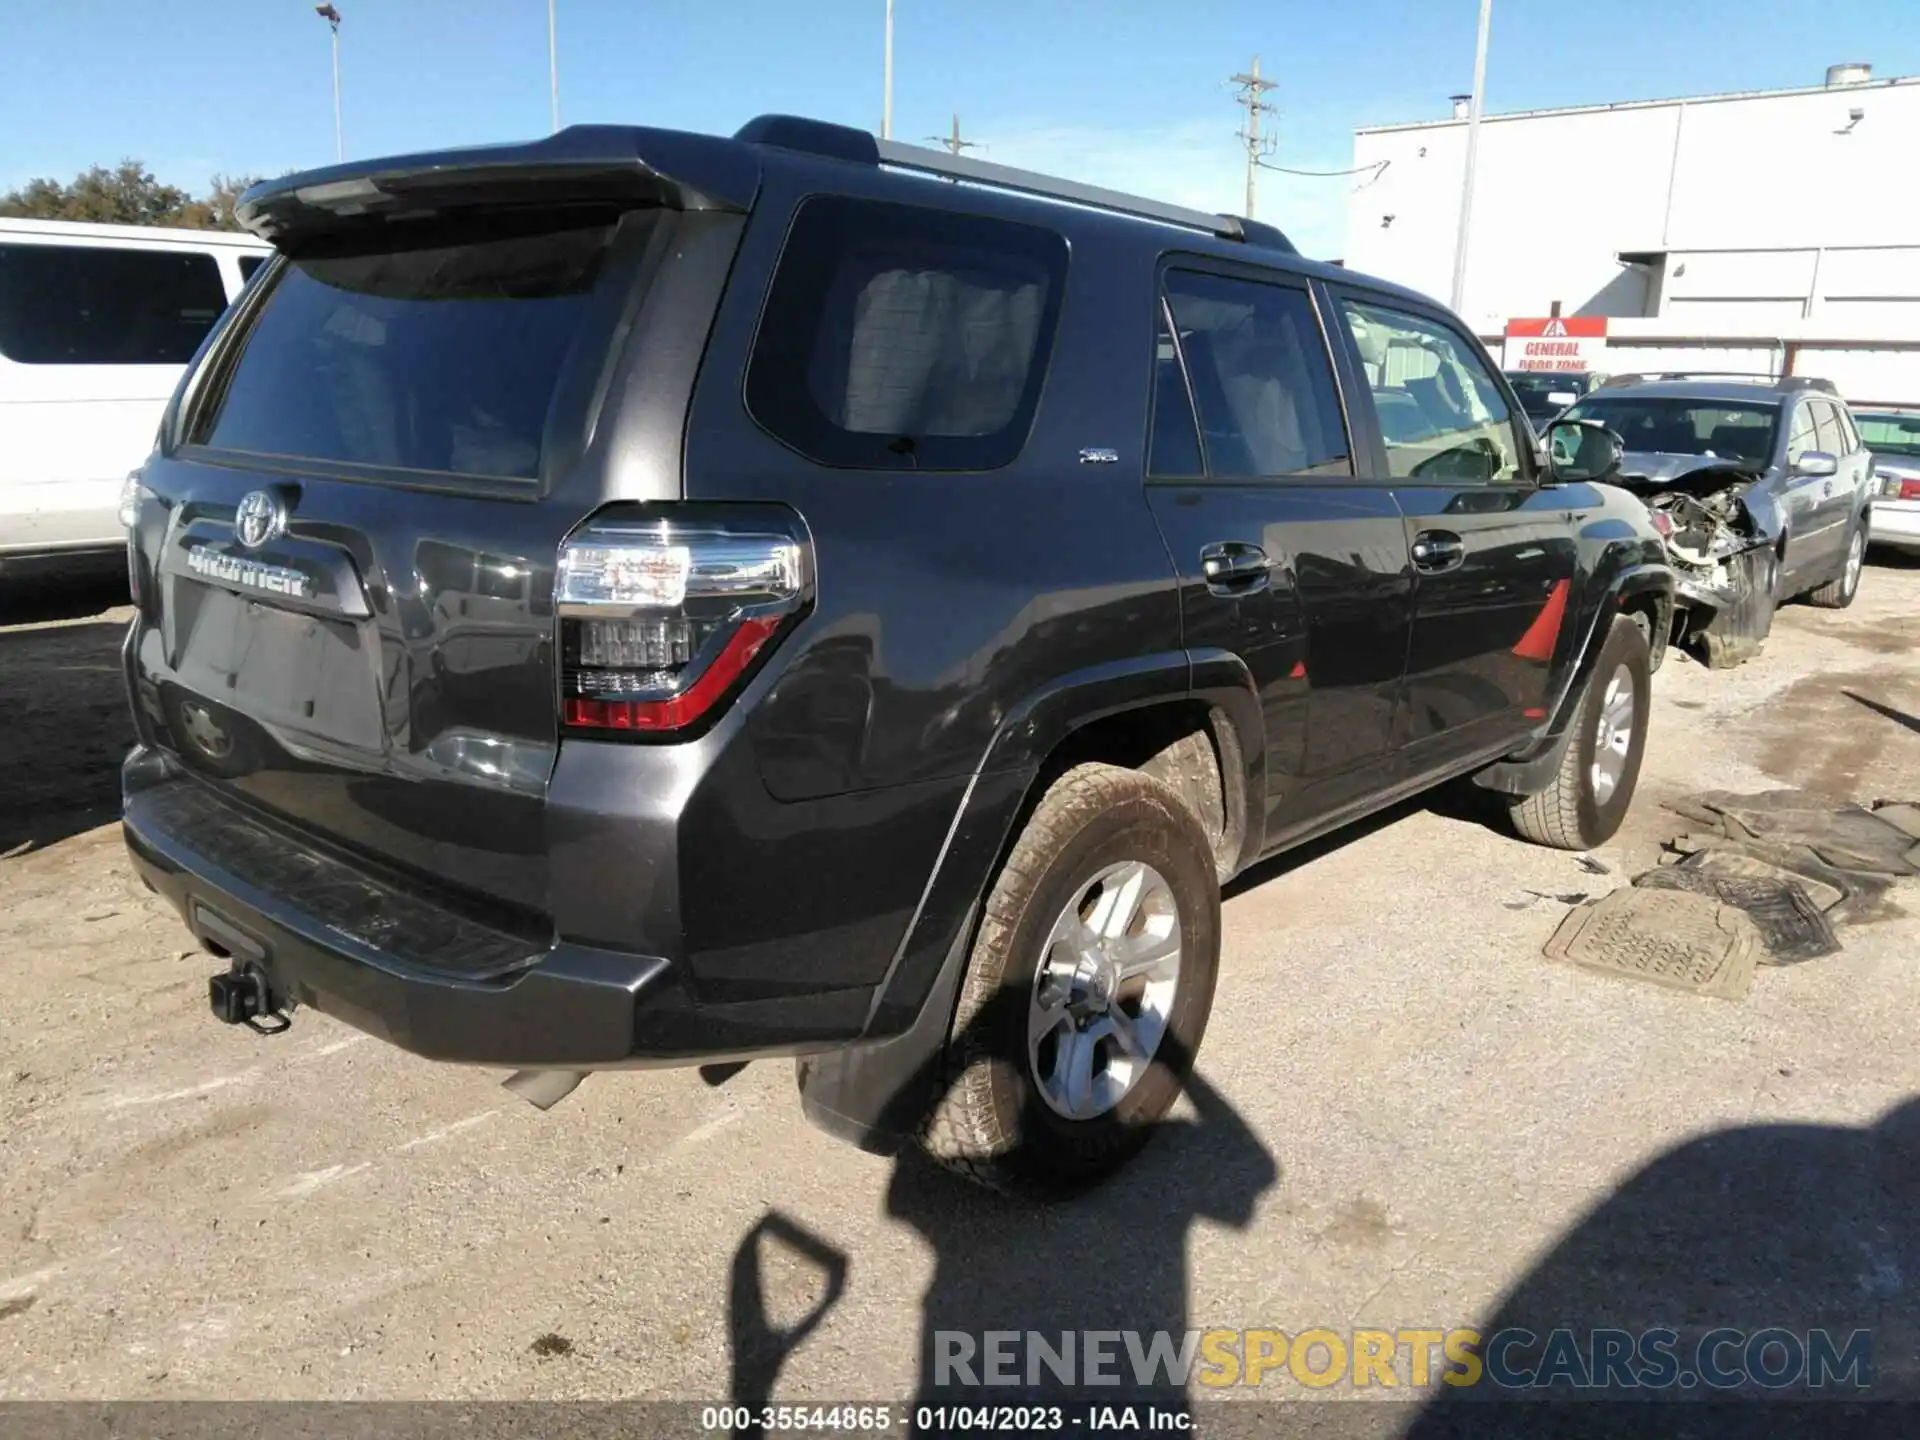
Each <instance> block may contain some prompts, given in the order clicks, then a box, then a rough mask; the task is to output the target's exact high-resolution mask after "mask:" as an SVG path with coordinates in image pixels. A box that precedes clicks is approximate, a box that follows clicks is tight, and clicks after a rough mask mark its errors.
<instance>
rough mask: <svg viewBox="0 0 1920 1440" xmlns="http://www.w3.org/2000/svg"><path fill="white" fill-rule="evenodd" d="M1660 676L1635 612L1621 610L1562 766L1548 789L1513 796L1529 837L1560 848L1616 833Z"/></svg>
mask: <svg viewBox="0 0 1920 1440" xmlns="http://www.w3.org/2000/svg"><path fill="white" fill-rule="evenodd" d="M1652 675H1653V672H1652V669H1651V667H1650V665H1649V656H1648V653H1647V640H1646V636H1645V635H1644V634H1642V633H1641V630H1640V627H1639V626H1638V625H1636V624H1634V623H1633V620H1632V618H1631V617H1629V616H1626V615H1620V616H1616V617H1615V618H1614V621H1613V626H1612V628H1611V629H1610V630H1609V631H1608V632H1607V639H1606V643H1605V644H1604V645H1602V646H1601V649H1600V658H1599V660H1598V661H1597V662H1596V663H1595V665H1594V668H1593V673H1592V674H1591V675H1590V676H1588V677H1587V687H1586V691H1585V692H1584V693H1583V694H1582V696H1581V698H1580V711H1579V713H1578V714H1577V715H1575V716H1574V718H1573V726H1574V730H1573V735H1572V736H1571V738H1570V739H1569V740H1568V742H1567V749H1566V754H1565V755H1564V756H1563V757H1562V759H1561V761H1560V769H1559V770H1558V771H1557V772H1556V773H1555V774H1554V777H1553V780H1552V782H1551V783H1550V784H1549V785H1548V786H1547V787H1546V788H1545V789H1544V790H1540V791H1538V792H1536V793H1535V794H1532V795H1523V796H1520V797H1518V798H1516V799H1515V800H1513V801H1512V802H1511V804H1512V808H1511V810H1510V811H1509V813H1510V814H1511V815H1512V817H1513V828H1514V829H1515V830H1518V831H1519V832H1520V834H1521V835H1522V836H1523V837H1524V838H1526V839H1528V840H1531V841H1533V842H1534V844H1536V845H1551V846H1553V847H1554V848H1555V849H1558V850H1590V849H1592V848H1593V847H1594V846H1595V845H1600V844H1604V843H1605V842H1606V841H1608V840H1610V839H1612V838H1613V835H1614V832H1615V831H1617V830H1618V829H1619V828H1620V822H1621V821H1623V820H1625V819H1626V818H1627V809H1628V807H1629V806H1631V805H1632V804H1633V790H1634V786H1635V785H1636V784H1637V783H1638V782H1639V779H1640V759H1641V756H1642V755H1643V754H1644V753H1645V751H1646V747H1647V711H1648V708H1649V707H1648V697H1649V695H1650V694H1651V685H1652Z"/></svg>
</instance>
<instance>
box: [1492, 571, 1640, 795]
mask: <svg viewBox="0 0 1920 1440" xmlns="http://www.w3.org/2000/svg"><path fill="white" fill-rule="evenodd" d="M1646 595H1653V596H1656V597H1657V599H1658V616H1657V618H1656V620H1655V633H1656V635H1657V634H1658V633H1659V627H1660V626H1662V625H1666V626H1671V625H1672V623H1673V605H1674V594H1673V571H1672V569H1671V568H1670V567H1668V566H1667V565H1665V564H1664V563H1659V562H1653V561H1645V562H1641V563H1639V564H1635V565H1629V566H1627V567H1626V568H1625V569H1622V570H1621V571H1619V572H1618V573H1617V574H1615V575H1614V576H1613V577H1612V579H1610V580H1609V581H1608V582H1607V588H1606V591H1605V592H1604V594H1603V595H1602V597H1601V602H1600V604H1599V605H1598V606H1596V607H1595V610H1594V617H1593V623H1592V624H1591V625H1589V626H1588V627H1587V633H1586V635H1585V636H1584V637H1582V639H1581V641H1580V653H1579V656H1578V657H1577V658H1576V659H1575V661H1574V663H1573V664H1572V665H1571V666H1569V667H1568V670H1567V681H1566V684H1565V686H1564V687H1563V688H1562V690H1561V692H1560V694H1559V695H1558V696H1557V697H1556V698H1555V700H1554V704H1553V707H1552V709H1551V711H1550V715H1551V718H1550V719H1549V720H1548V721H1547V723H1546V725H1545V726H1544V727H1543V728H1542V729H1541V731H1540V732H1539V733H1538V734H1537V735H1536V737H1535V739H1534V741H1533V743H1532V744H1531V745H1529V746H1527V747H1526V749H1524V750H1522V751H1520V752H1519V753H1518V754H1516V755H1514V756H1513V757H1512V758H1510V759H1507V760H1502V761H1499V762H1497V763H1496V764H1493V765H1489V766H1488V767H1487V768H1486V769H1484V770H1481V771H1479V772H1477V773H1476V774H1475V775H1474V777H1473V781H1474V784H1476V785H1479V786H1481V787H1482V788H1484V789H1487V790H1495V791H1498V792H1499V793H1501V794H1503V795H1532V794H1534V793H1535V792H1537V791H1539V790H1542V789H1545V788H1546V786H1547V785H1548V784H1549V783H1550V782H1551V781H1552V779H1553V777H1554V775H1555V774H1556V773H1557V772H1558V771H1559V769H1560V762H1561V760H1562V759H1563V758H1564V757H1565V755H1566V751H1567V746H1568V744H1569V743H1570V742H1571V741H1572V738H1573V719H1574V716H1575V715H1577V714H1578V713H1579V710H1580V701H1581V698H1582V697H1583V696H1584V695H1585V694H1586V691H1587V681H1588V680H1589V679H1590V678H1592V675H1593V669H1594V666H1595V665H1597V664H1598V663H1599V660H1600V647H1601V646H1602V645H1603V644H1604V643H1605V642H1606V633H1605V630H1604V629H1603V628H1602V627H1608V628H1611V626H1612V625H1613V620H1614V617H1615V616H1616V615H1619V614H1620V613H1621V612H1622V611H1623V610H1624V609H1626V608H1627V605H1628V603H1629V602H1630V601H1634V600H1638V599H1640V598H1641V597H1642V596H1646Z"/></svg>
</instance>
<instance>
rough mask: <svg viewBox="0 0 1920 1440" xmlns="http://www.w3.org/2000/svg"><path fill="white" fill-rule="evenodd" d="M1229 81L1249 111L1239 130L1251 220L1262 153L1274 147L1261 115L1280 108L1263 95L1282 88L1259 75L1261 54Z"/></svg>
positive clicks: (1249, 217) (1236, 100)
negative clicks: (1263, 134) (1264, 132)
mask: <svg viewBox="0 0 1920 1440" xmlns="http://www.w3.org/2000/svg"><path fill="white" fill-rule="evenodd" d="M1227 83H1228V84H1230V85H1235V86H1238V87H1239V91H1240V93H1239V95H1238V97H1237V98H1236V99H1235V100H1234V103H1235V104H1236V105H1241V106H1244V107H1245V109H1246V112H1247V128H1246V129H1244V130H1241V131H1239V132H1238V134H1239V136H1240V139H1241V140H1242V141H1243V142H1245V144H1246V147H1247V219H1249V220H1251V219H1253V201H1254V190H1255V184H1256V181H1257V179H1258V177H1259V174H1260V165H1261V160H1260V157H1261V156H1262V155H1267V154H1271V153H1272V151H1273V139H1272V137H1267V138H1266V139H1262V138H1261V135H1260V117H1261V116H1262V115H1263V114H1265V115H1277V114H1279V113H1280V112H1279V110H1277V109H1276V108H1275V107H1274V106H1272V105H1269V104H1267V102H1266V101H1265V100H1264V99H1262V98H1261V97H1262V96H1264V95H1265V94H1266V93H1267V91H1269V90H1277V89H1279V88H1280V84H1279V82H1278V81H1277V80H1263V79H1261V78H1260V57H1259V56H1258V55H1256V56H1254V57H1253V68H1252V69H1251V70H1247V71H1243V72H1242V73H1240V74H1238V75H1233V76H1229V77H1228V81H1227Z"/></svg>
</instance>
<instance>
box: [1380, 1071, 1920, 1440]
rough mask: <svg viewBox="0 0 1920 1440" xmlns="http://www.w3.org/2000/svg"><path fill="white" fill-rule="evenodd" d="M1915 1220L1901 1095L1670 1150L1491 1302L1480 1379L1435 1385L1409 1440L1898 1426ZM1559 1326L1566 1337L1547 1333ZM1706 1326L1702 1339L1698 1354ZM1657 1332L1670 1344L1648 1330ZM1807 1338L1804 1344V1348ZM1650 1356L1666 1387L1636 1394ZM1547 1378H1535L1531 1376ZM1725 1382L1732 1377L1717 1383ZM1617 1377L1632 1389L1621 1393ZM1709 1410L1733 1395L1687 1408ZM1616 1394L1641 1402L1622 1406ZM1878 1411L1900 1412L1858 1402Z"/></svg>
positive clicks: (1917, 1104)
mask: <svg viewBox="0 0 1920 1440" xmlns="http://www.w3.org/2000/svg"><path fill="white" fill-rule="evenodd" d="M1916 1213H1920V1101H1908V1102H1906V1103H1905V1104H1902V1105H1900V1106H1898V1107H1896V1108H1895V1109H1893V1110H1891V1111H1889V1112H1888V1113H1887V1114H1885V1115H1884V1116H1882V1117H1881V1119H1880V1120H1879V1122H1878V1123H1876V1124H1874V1125H1871V1126H1868V1127H1866V1128H1863V1129H1853V1128H1849V1127H1845V1126H1827V1125H1753V1126H1743V1127H1739V1128H1734V1129H1727V1130H1721V1131H1718V1132H1715V1133H1712V1134H1709V1135H1705V1136H1702V1137H1701V1138H1699V1139H1697V1140H1692V1141H1689V1142H1687V1143H1686V1144H1684V1145H1681V1146H1679V1147H1678V1148H1676V1149H1674V1150H1670V1151H1668V1152H1667V1153H1666V1154H1664V1155H1662V1156H1660V1157H1659V1158H1658V1159H1656V1160H1654V1161H1653V1162H1652V1163H1651V1164H1649V1165H1647V1166H1646V1167H1645V1168H1644V1169H1642V1170H1641V1171H1640V1172H1639V1173H1638V1174H1636V1175H1634V1176H1632V1177H1631V1178H1630V1179H1628V1180H1626V1181H1625V1182H1624V1183H1623V1184H1621V1185H1620V1186H1619V1187H1618V1188H1617V1189H1615V1190H1614V1191H1613V1193H1612V1194H1611V1195H1609V1196H1608V1197H1607V1198H1606V1199H1605V1200H1604V1201H1602V1202H1601V1203H1600V1204H1599V1205H1598V1206H1597V1207H1596V1208H1595V1209H1594V1210H1593V1211H1592V1212H1591V1213H1590V1214H1588V1215H1587V1217H1586V1218H1585V1219H1584V1220H1582V1221H1581V1222H1580V1223H1579V1225H1577V1226H1576V1227H1575V1228H1574V1229H1573V1231H1572V1232H1571V1233H1569V1234H1568V1235H1567V1236H1566V1237H1565V1238H1564V1239H1563V1240H1561V1242H1560V1243H1559V1244H1558V1245H1556V1246H1555V1247H1554V1248H1553V1249H1552V1250H1551V1251H1550V1252H1549V1253H1548V1254H1547V1256H1546V1258H1545V1259H1543V1260H1542V1261H1541V1262H1540V1263H1539V1264H1538V1265H1536V1266H1535V1267H1534V1268H1533V1270H1532V1271H1530V1272H1529V1273H1528V1274H1527V1275H1526V1276H1525V1277H1524V1278H1523V1279H1522V1280H1521V1281H1520V1282H1519V1283H1518V1284H1516V1285H1515V1286H1514V1287H1513V1288H1512V1290H1511V1291H1509V1292H1508V1294H1507V1296H1506V1297H1505V1298H1504V1299H1503V1300H1502V1301H1501V1302H1500V1304H1499V1306H1498V1307H1497V1308H1496V1310H1495V1311H1494V1313H1493V1315H1492V1316H1491V1317H1490V1318H1489V1319H1488V1320H1487V1321H1486V1322H1485V1323H1484V1324H1482V1325H1481V1326H1480V1327H1479V1329H1480V1334H1481V1341H1480V1344H1479V1347H1478V1349H1479V1353H1480V1356H1481V1359H1482V1362H1483V1365H1484V1372H1485V1373H1484V1375H1483V1376H1482V1377H1481V1379H1480V1380H1479V1382H1478V1383H1477V1384H1474V1385H1470V1386H1469V1385H1456V1386H1454V1387H1449V1386H1448V1385H1446V1384H1444V1383H1443V1384H1442V1385H1441V1386H1439V1387H1437V1390H1436V1393H1435V1394H1434V1395H1433V1397H1432V1399H1431V1401H1430V1403H1429V1404H1428V1405H1427V1406H1426V1408H1425V1409H1424V1410H1423V1411H1422V1412H1421V1413H1420V1414H1419V1415H1418V1416H1417V1418H1416V1419H1415V1420H1414V1422H1413V1424H1412V1425H1411V1427H1410V1428H1409V1429H1408V1431H1407V1432H1406V1433H1407V1435H1408V1437H1409V1440H1438V1437H1441V1436H1456V1435H1458V1436H1466V1435H1474V1436H1481V1435H1514V1436H1521V1435H1525V1436H1536V1435H1563V1434H1564V1435H1575V1434H1594V1435H1600V1434H1608V1435H1618V1434H1654V1433H1660V1434H1677V1433H1682V1432H1683V1431H1684V1433H1688V1434H1694V1435H1702V1436H1707V1435H1722V1434H1743V1435H1745V1434H1751V1435H1760V1434H1765V1435H1783V1434H1807V1435H1813V1434H1821V1435H1828V1434H1847V1435H1851V1434H1865V1433H1875V1434H1877V1433H1881V1432H1882V1430H1884V1432H1885V1433H1888V1434H1896V1433H1911V1423H1910V1422H1911V1416H1912V1411H1911V1409H1910V1408H1908V1407H1909V1406H1910V1405H1911V1403H1912V1402H1914V1401H1916V1400H1920V1298H1917V1297H1916V1294H1915V1291H1914V1289H1913V1279H1912V1277H1914V1276H1915V1275H1920V1227H1917V1226H1916V1225H1915V1224H1914V1220H1913V1217H1914V1215H1915V1214H1916ZM1563 1329H1564V1330H1568V1331H1570V1332H1571V1340H1570V1342H1559V1341H1557V1340H1556V1338H1555V1336H1554V1332H1555V1331H1557V1330H1563ZM1722 1329H1724V1331H1725V1334H1724V1335H1722V1336H1718V1337H1713V1338H1716V1339H1718V1340H1720V1341H1721V1342H1722V1343H1720V1344H1719V1345H1718V1346H1717V1347H1714V1346H1711V1345H1708V1344H1703V1342H1704V1341H1707V1340H1708V1338H1709V1337H1712V1336H1713V1332H1715V1331H1716V1330H1722ZM1596 1330H1609V1331H1618V1332H1621V1333H1622V1334H1623V1335H1624V1336H1626V1337H1630V1339H1629V1340H1627V1341H1622V1342H1619V1343H1621V1344H1627V1343H1631V1344H1632V1345H1633V1347H1634V1349H1633V1350H1632V1351H1630V1352H1626V1353H1624V1354H1623V1353H1621V1352H1619V1351H1617V1350H1616V1354H1619V1356H1620V1358H1619V1359H1618V1361H1617V1363H1615V1364H1614V1365H1612V1366H1609V1365H1608V1364H1607V1363H1606V1361H1605V1359H1604V1356H1603V1349H1602V1347H1603V1345H1604V1344H1606V1342H1605V1341H1604V1340H1603V1339H1602V1338H1601V1337H1599V1336H1596V1335H1595V1334H1594V1332H1595V1331H1596ZM1662 1330H1664V1331H1671V1332H1673V1338H1672V1339H1671V1340H1668V1339H1666V1338H1664V1337H1654V1338H1650V1336H1649V1332H1658V1331H1662ZM1769 1330H1771V1331H1773V1332H1774V1335H1773V1336H1772V1337H1770V1338H1768V1339H1765V1340H1763V1341H1762V1342H1759V1343H1757V1344H1756V1343H1751V1340H1750V1337H1752V1336H1753V1335H1755V1334H1757V1333H1759V1332H1764V1331H1769ZM1862 1331H1864V1332H1866V1334H1867V1338H1866V1340H1865V1342H1864V1343H1861V1342H1860V1341H1858V1340H1857V1338H1856V1336H1857V1332H1862ZM1522 1332H1524V1333H1522ZM1734 1332H1739V1335H1738V1338H1737V1339H1735V1338H1734ZM1820 1332H1824V1334H1825V1337H1826V1338H1825V1340H1824V1341H1821V1340H1816V1339H1813V1338H1811V1337H1812V1336H1815V1335H1818V1334H1819V1333H1820ZM1822 1344H1830V1346H1831V1351H1832V1355H1833V1357H1834V1359H1833V1361H1832V1363H1828V1364H1827V1379H1828V1382H1829V1383H1827V1384H1825V1385H1824V1386H1816V1385H1814V1384H1812V1383H1811V1381H1812V1379H1813V1377H1812V1375H1811V1371H1812V1369H1813V1367H1814V1365H1815V1363H1816V1361H1815V1356H1816V1354H1817V1353H1818V1352H1819V1347H1820V1346H1821V1345H1822ZM1850 1345H1851V1346H1853V1349H1852V1351H1851V1352H1850V1351H1849V1346H1850ZM1642 1347H1645V1348H1644V1349H1643V1348H1642ZM1662 1350H1668V1351H1671V1353H1672V1356H1673V1361H1674V1365H1673V1370H1672V1374H1671V1376H1669V1377H1668V1378H1667V1380H1666V1382H1665V1383H1661V1384H1647V1383H1644V1381H1645V1380H1646V1377H1647V1376H1648V1374H1649V1371H1650V1369H1651V1370H1656V1371H1657V1370H1659V1369H1664V1368H1665V1363H1666V1362H1664V1361H1663V1360H1661V1359H1660V1354H1661V1351H1662ZM1853 1358H1859V1359H1861V1360H1862V1362H1863V1363H1862V1365H1861V1367H1860V1368H1859V1369H1858V1370H1853V1369H1850V1367H1849V1361H1850V1359H1853ZM1822 1363H1826V1362H1822ZM1549 1372H1552V1373H1553V1375H1554V1378H1552V1379H1551V1381H1550V1383H1547V1384H1540V1383H1538V1382H1539V1380H1540V1379H1541V1377H1542V1376H1545V1375H1547V1374H1548V1373H1549ZM1740 1372H1745V1373H1746V1375H1747V1377H1748V1378H1747V1381H1746V1383H1744V1384H1725V1385H1723V1384H1722V1383H1721V1382H1726V1381H1731V1380H1733V1378H1734V1377H1735V1376H1736V1375H1737V1374H1739V1373H1740ZM1629 1375H1631V1376H1635V1377H1638V1378H1640V1379H1641V1380H1642V1382H1643V1383H1641V1384H1639V1385H1637V1386H1628V1385H1623V1384H1621V1383H1620V1382H1621V1381H1622V1380H1623V1379H1625V1378H1627V1376H1629ZM1689 1375H1691V1376H1693V1377H1694V1378H1693V1380H1692V1382H1691V1383H1689V1382H1688V1380H1687V1379H1686V1378H1685V1377H1687V1376H1689ZM1758 1375H1770V1376H1771V1377H1772V1379H1773V1380H1774V1381H1775V1382H1776V1383H1775V1384H1773V1385H1771V1386H1769V1385H1768V1384H1766V1383H1764V1382H1759V1381H1756V1379H1755V1378H1754V1377H1755V1376H1758ZM1528 1381H1532V1382H1535V1383H1532V1384H1528V1383H1524V1382H1528ZM1608 1381H1611V1382H1612V1383H1611V1384H1610V1385H1608V1386H1607V1387H1606V1388H1605V1389H1604V1390H1595V1389H1593V1388H1590V1387H1589V1388H1585V1389H1584V1390H1583V1388H1582V1386H1583V1385H1587V1384H1588V1382H1593V1383H1595V1384H1599V1383H1603V1382H1608ZM1856 1382H1865V1383H1864V1388H1862V1385H1861V1384H1860V1383H1856ZM1710 1399H1720V1400H1723V1401H1724V1400H1737V1401H1747V1402H1753V1403H1742V1404H1718V1405H1711V1406H1703V1405H1701V1404H1700V1403H1698V1402H1700V1401H1702V1400H1710ZM1503 1400H1504V1401H1506V1402H1509V1403H1504V1404H1502V1403H1498V1402H1500V1401H1503ZM1636 1400H1637V1401H1643V1402H1645V1401H1650V1402H1653V1407H1654V1408H1652V1409H1649V1408H1646V1407H1645V1406H1635V1407H1634V1408H1627V1405H1628V1404H1629V1403H1631V1402H1633V1401H1636ZM1888 1400H1898V1401H1902V1402H1907V1403H1906V1404H1905V1405H1902V1406H1884V1407H1883V1406H1880V1405H1878V1404H1877V1403H1875V1404H1868V1405H1864V1406H1863V1405H1862V1403H1861V1402H1867V1401H1870V1402H1880V1401H1888ZM1528 1401H1533V1402H1547V1403H1526V1402H1528ZM1486 1402H1495V1403H1486ZM1552 1402H1559V1403H1552ZM1862 1420H1865V1421H1868V1422H1872V1421H1875V1420H1878V1421H1880V1422H1883V1423H1881V1424H1880V1425H1878V1427H1877V1428H1875V1427H1873V1426H1871V1425H1869V1426H1866V1427H1863V1426H1862V1424H1861V1423H1860V1422H1861V1421H1862Z"/></svg>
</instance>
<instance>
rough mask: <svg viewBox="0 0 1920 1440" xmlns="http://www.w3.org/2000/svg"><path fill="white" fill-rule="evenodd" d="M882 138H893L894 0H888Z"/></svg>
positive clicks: (881, 108)
mask: <svg viewBox="0 0 1920 1440" xmlns="http://www.w3.org/2000/svg"><path fill="white" fill-rule="evenodd" d="M880 138H881V139H882V140H891V139H892V138H893V0H887V59H886V69H885V72H884V75H883V78H882V80H881V93H880Z"/></svg>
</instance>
